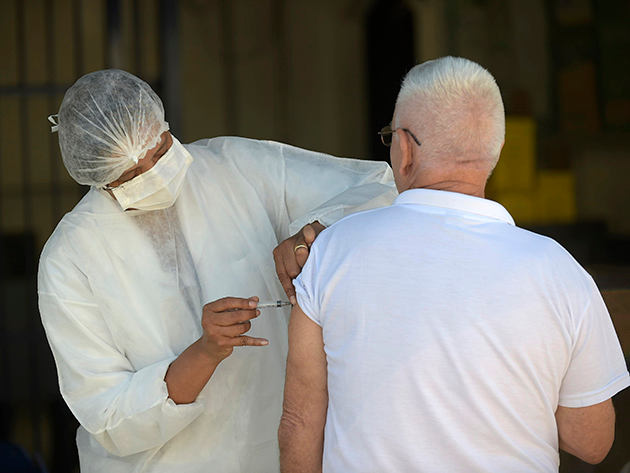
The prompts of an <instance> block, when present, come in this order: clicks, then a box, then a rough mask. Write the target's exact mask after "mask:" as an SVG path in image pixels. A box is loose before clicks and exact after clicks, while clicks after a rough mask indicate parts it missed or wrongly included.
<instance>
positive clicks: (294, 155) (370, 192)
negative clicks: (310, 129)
mask: <svg viewBox="0 0 630 473" xmlns="http://www.w3.org/2000/svg"><path fill="white" fill-rule="evenodd" d="M281 152H282V156H283V158H284V163H285V203H286V208H287V212H288V215H289V221H290V222H291V223H290V228H289V232H290V234H294V233H296V232H297V231H298V230H299V229H300V228H302V227H303V226H304V225H306V224H309V223H312V222H314V221H319V222H320V223H322V224H323V225H324V226H326V227H329V226H330V225H332V224H333V223H335V222H337V221H338V220H340V219H341V218H343V217H345V216H346V215H349V214H351V213H355V212H359V211H361V210H369V209H374V208H378V207H384V206H387V205H390V204H391V203H392V202H393V201H394V199H395V198H396V196H397V195H398V192H397V190H396V186H395V184H394V177H393V173H392V170H391V168H390V167H389V166H388V165H387V163H384V162H377V161H364V160H359V159H350V158H337V157H334V156H330V155H326V154H322V153H317V152H314V151H308V150H304V149H300V148H296V147H293V146H290V145H282V147H281Z"/></svg>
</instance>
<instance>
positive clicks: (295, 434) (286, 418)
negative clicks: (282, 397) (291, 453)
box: [278, 408, 308, 450]
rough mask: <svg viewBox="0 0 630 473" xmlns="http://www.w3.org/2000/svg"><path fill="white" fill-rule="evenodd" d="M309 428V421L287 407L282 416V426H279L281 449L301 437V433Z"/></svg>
mask: <svg viewBox="0 0 630 473" xmlns="http://www.w3.org/2000/svg"><path fill="white" fill-rule="evenodd" d="M307 430H308V429H307V422H306V421H305V420H304V419H303V418H302V417H301V416H299V415H296V414H294V413H293V412H290V411H287V410H286V408H285V410H284V411H283V412H282V417H281V418H280V426H279V427H278V442H279V444H280V450H282V449H283V448H286V447H288V446H289V445H290V444H291V441H292V440H295V439H297V438H299V436H300V434H302V433H304V432H305V431H307Z"/></svg>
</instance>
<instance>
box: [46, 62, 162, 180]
mask: <svg viewBox="0 0 630 473" xmlns="http://www.w3.org/2000/svg"><path fill="white" fill-rule="evenodd" d="M58 124H59V126H58V131H59V147H60V148H61V156H62V158H63V163H64V165H65V167H66V169H67V170H68V172H69V173H70V175H71V176H72V178H73V179H74V180H75V181H77V182H78V183H79V184H84V185H91V186H95V187H102V186H104V185H106V184H108V183H110V182H112V181H115V180H116V179H118V178H119V177H120V176H121V175H122V174H123V172H124V171H126V170H127V169H129V168H130V167H132V166H134V165H135V164H137V163H138V160H139V159H142V158H143V157H144V155H145V154H146V152H147V150H149V149H151V148H153V147H154V146H155V145H156V144H157V143H158V142H159V140H160V136H161V135H162V133H164V132H165V131H167V130H168V128H169V127H168V123H167V122H166V121H164V107H163V105H162V101H161V100H160V97H158V96H157V94H156V93H155V92H153V90H151V87H149V85H148V84H147V83H146V82H144V81H143V80H141V79H139V78H137V77H136V76H134V75H133V74H130V73H128V72H125V71H121V70H118V69H107V70H103V71H97V72H92V73H90V74H86V75H85V76H83V77H81V78H80V79H79V80H78V81H76V82H75V83H74V85H73V86H72V87H70V88H69V89H68V91H67V92H66V95H65V96H64V98H63V101H62V102H61V107H60V108H59V117H58Z"/></svg>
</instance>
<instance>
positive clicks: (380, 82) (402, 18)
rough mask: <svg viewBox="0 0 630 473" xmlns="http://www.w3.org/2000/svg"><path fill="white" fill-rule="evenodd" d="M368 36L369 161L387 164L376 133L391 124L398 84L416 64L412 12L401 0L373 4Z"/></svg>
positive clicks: (384, 151)
mask: <svg viewBox="0 0 630 473" xmlns="http://www.w3.org/2000/svg"><path fill="white" fill-rule="evenodd" d="M367 35H368V38H367V67H368V91H369V111H370V120H369V122H368V123H369V126H370V130H369V131H370V133H369V136H370V151H371V158H372V159H375V160H378V161H389V150H388V149H387V148H386V147H385V146H383V144H382V143H381V140H380V138H379V136H378V135H377V132H378V131H379V130H380V129H381V128H382V127H383V126H385V125H387V124H388V123H389V122H390V121H391V119H392V114H393V113H394V105H395V104H396V97H397V96H398V90H399V88H400V82H401V80H402V78H403V77H404V75H405V74H406V73H407V71H409V69H411V68H412V67H413V66H414V65H415V54H414V35H413V15H412V13H411V10H409V8H407V6H406V5H405V2H404V1H403V0H378V1H376V2H374V5H373V6H372V8H371V9H370V12H369V13H368V25H367Z"/></svg>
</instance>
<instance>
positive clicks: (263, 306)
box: [256, 301, 293, 309]
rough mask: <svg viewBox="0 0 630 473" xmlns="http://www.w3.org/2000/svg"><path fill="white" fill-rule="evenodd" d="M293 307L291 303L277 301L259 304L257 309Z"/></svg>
mask: <svg viewBox="0 0 630 473" xmlns="http://www.w3.org/2000/svg"><path fill="white" fill-rule="evenodd" d="M288 305H293V304H291V303H290V302H289V301H275V302H259V303H258V305H257V306H256V309H269V308H272V307H285V306H288Z"/></svg>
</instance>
